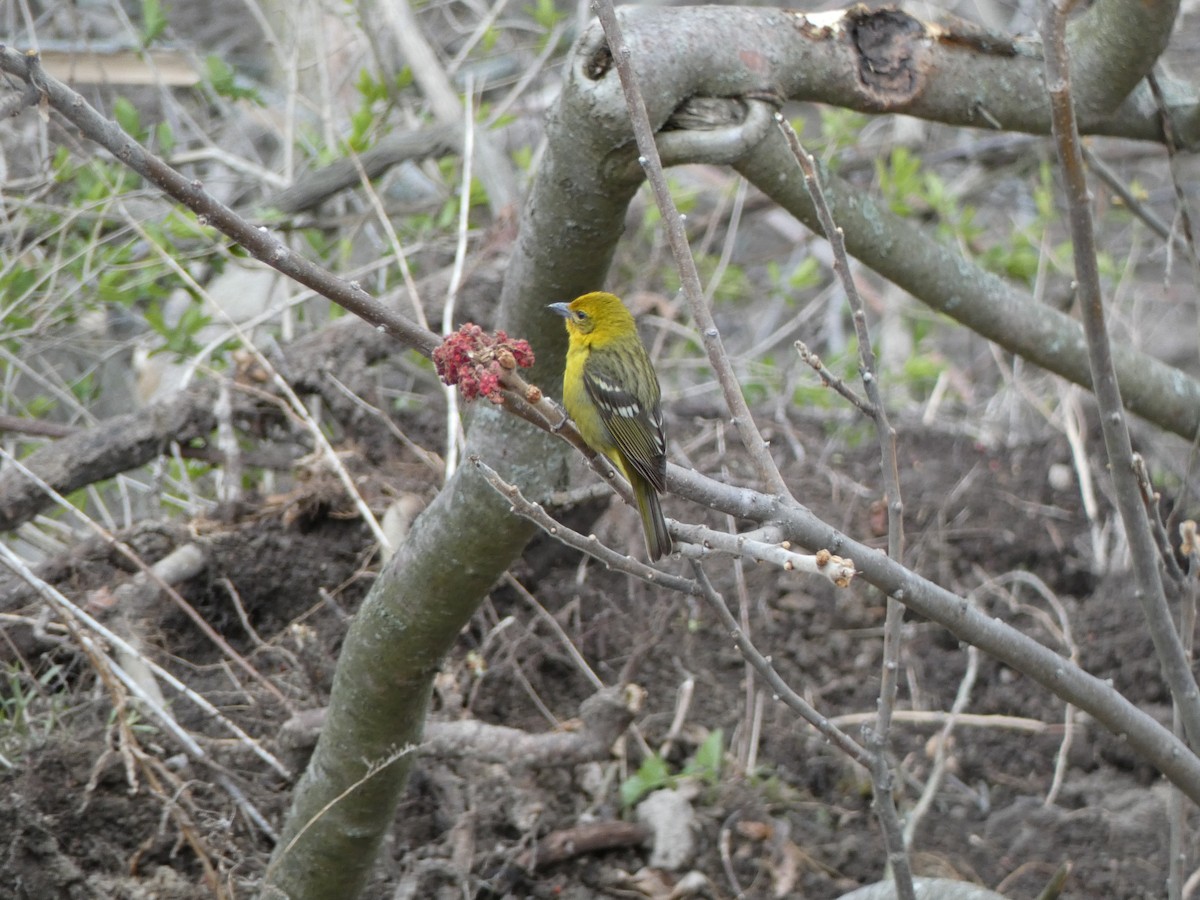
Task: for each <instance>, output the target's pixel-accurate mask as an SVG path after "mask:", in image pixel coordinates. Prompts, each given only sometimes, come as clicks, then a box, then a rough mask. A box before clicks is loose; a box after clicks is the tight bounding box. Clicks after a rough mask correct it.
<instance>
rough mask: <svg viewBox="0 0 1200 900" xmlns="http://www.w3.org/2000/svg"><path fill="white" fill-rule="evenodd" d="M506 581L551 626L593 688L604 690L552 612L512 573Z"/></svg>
mask: <svg viewBox="0 0 1200 900" xmlns="http://www.w3.org/2000/svg"><path fill="white" fill-rule="evenodd" d="M504 581H505V583H507V584H508V586H509V587H511V588H512V589H513V590H514V591H516V592H517V596H519V597H520V598H521V599H522V600H524V601H525V603H526V604H528V605H529V606H530V607H531V608H532V609H533V611H534V612H535V613H536V614H537V617H538V618H539V619H541V620H542V621H543V622H545V623H546V625H548V626H549V628H550V630H551V631H553V632H554V636H555V637H557V638H558V640H559V643H561V644H562V645H563V649H564V650H566V651H567V655H568V656H570V657H571V659H572V660H574V661H575V665H576V666H577V667H578V668H579V671H580V672H582V673H583V674H584V677H585V678H587V680H588V681H590V682H591V683H592V686H593V687H594V688H596V690H600V689H601V688H603V687H604V682H603V681H601V680H600V676H599V675H597V674H596V673H595V671H594V670H593V669H592V667H591V666H589V665H588V662H587V660H586V659H584V658H583V654H582V653H580V652H579V648H578V647H576V646H575V643H574V642H573V641H572V640H571V638H570V637H568V635H567V633H566V632H565V631H563V627H562V626H561V625H559V624H558V619H556V618H554V616H552V615H550V612H549V611H548V610H547V609H546V607H544V606H542V604H540V603H538V601H537V598H536V597H535V596H533V594H531V593H530V592H529V591H528V590H527V589H526V587H525V585H523V584H521V582H519V581H517V579H516V578H514V577H513V575H512V573H511V572H505V573H504Z"/></svg>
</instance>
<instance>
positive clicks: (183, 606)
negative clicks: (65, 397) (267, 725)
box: [0, 447, 288, 706]
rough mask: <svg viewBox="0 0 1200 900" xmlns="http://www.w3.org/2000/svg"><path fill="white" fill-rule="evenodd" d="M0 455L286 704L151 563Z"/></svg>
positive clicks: (6, 454) (8, 457) (1, 452)
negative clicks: (136, 570) (144, 577)
mask: <svg viewBox="0 0 1200 900" xmlns="http://www.w3.org/2000/svg"><path fill="white" fill-rule="evenodd" d="M0 457H3V458H4V460H5V461H6V462H8V464H9V465H10V466H12V467H13V468H14V469H16V470H17V471H18V472H20V473H21V474H22V475H23V476H24V477H26V478H28V479H29V480H30V481H32V482H33V483H34V484H36V485H37V487H38V488H39V489H40V490H42V491H44V492H45V493H46V494H47V495H48V496H50V497H52V498H53V499H54V501H55V503H57V504H58V505H59V506H60V507H62V508H63V509H65V510H69V511H70V512H71V513H72V514H73V515H75V516H76V517H77V518H78V519H79V520H80V521H81V522H83V524H84V525H86V526H87V527H88V528H90V529H92V531H94V532H95V533H96V534H97V535H98V536H99V537H100V538H101V539H102V540H103V541H104V542H105V543H106V544H107V545H108V546H110V547H112V548H113V549H114V550H116V551H117V552H118V553H120V554H121V555H122V556H124V557H125V558H126V559H128V560H129V561H130V562H131V563H133V564H134V565H135V566H137V568H138V569H139V570H140V571H141V572H142V574H144V575H145V576H146V578H147V579H148V580H149V581H151V582H153V583H154V584H155V585H156V586H157V587H158V588H159V589H160V590H161V591H163V592H164V593H165V594H166V595H167V596H168V597H170V598H171V600H172V602H174V603H175V605H176V606H178V607H179V609H180V610H181V611H182V612H183V613H184V614H185V615H186V616H187V617H188V618H189V619H191V620H192V622H193V623H194V624H195V625H196V627H198V628H199V629H200V630H201V631H202V632H203V633H204V636H205V637H207V638H208V639H209V640H210V641H212V642H213V644H215V645H216V646H217V647H218V648H220V650H221V652H222V653H224V654H225V655H226V656H227V657H228V658H229V659H231V660H233V661H234V662H235V663H237V664H238V666H239V667H240V668H241V669H242V670H243V671H245V672H246V674H248V675H250V677H252V678H253V679H254V680H255V681H257V682H258V683H259V684H261V685H262V686H263V687H264V688H266V689H267V691H269V692H270V693H271V695H272V696H273V697H275V698H276V699H277V700H278V701H279V702H280V703H282V704H284V705H285V706H287V705H288V701H287V699H286V698H285V697H284V696H283V694H282V693H280V691H279V688H277V687H276V686H275V685H274V684H272V683H271V682H270V680H268V679H267V677H266V676H265V675H263V674H262V673H261V672H259V671H258V670H257V669H255V668H254V666H252V665H250V663H249V662H247V661H246V658H245V657H244V656H242V655H241V654H240V653H238V652H237V651H236V650H234V649H233V647H231V646H230V645H229V642H228V641H226V640H225V638H223V637H222V636H221V635H219V634H218V633H217V632H216V630H215V629H213V627H212V625H210V624H209V623H208V622H207V621H206V620H205V618H204V617H203V616H202V615H200V613H198V612H197V611H196V609H195V607H193V606H192V605H191V604H190V603H188V602H187V600H186V599H184V597H183V596H182V595H181V594H180V593H179V592H178V591H177V590H175V588H173V587H172V586H171V585H169V584H167V583H166V582H165V581H164V580H163V579H162V578H161V577H159V575H158V574H157V573H156V572H155V571H154V569H153V568H152V567H151V566H148V565H147V564H146V563H145V561H144V560H143V559H142V558H141V557H140V556H138V555H137V554H136V553H134V552H133V550H131V549H130V548H129V547H128V546H127V545H126V544H125V543H124V542H123V541H119V540H117V538H116V537H115V536H114V535H112V534H111V533H109V532H108V531H107V530H106V529H105V528H103V527H102V526H101V525H100V523H98V522H97V521H96V520H95V519H93V518H91V517H90V516H88V515H86V514H84V513H83V512H82V511H81V510H79V509H77V508H76V507H74V506H72V505H71V504H70V503H68V502H67V499H66V498H65V497H64V496H62V494H60V493H58V491H56V490H54V488H52V487H51V486H50V485H48V484H46V482H45V481H43V480H42V479H41V478H39V477H38V476H37V475H36V474H34V473H33V472H31V471H30V470H29V469H28V468H27V467H26V466H25V465H24V464H23V463H22V462H21V461H20V460H18V459H17V458H16V457H14V456H13V455H12V454H11V453H9V452H8V451H7V450H5V449H4V448H3V447H0ZM126 646H128V645H126ZM127 652H130V653H133V654H134V655H140V654H139V653H138V652H137V651H136V650H133V649H132V648H131V649H130V650H129V651H127ZM145 661H146V662H147V663H149V662H150V661H149V660H148V659H147V660H145Z"/></svg>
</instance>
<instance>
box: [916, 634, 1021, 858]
mask: <svg viewBox="0 0 1200 900" xmlns="http://www.w3.org/2000/svg"><path fill="white" fill-rule="evenodd" d="M978 673H979V648H978V647H968V648H967V671H966V672H964V673H963V677H962V681H960V682H959V683H958V693H957V694H955V696H954V703H953V705H952V706H951V707H950V712H949V713H947V714H946V716H945V720H944V721H943V723H942V730H941V733H939V734H938V737H937V749H936V750H935V751H934V754H933V770H932V771H931V772H930V773H929V778H928V779H926V781H925V789H924V790H922V791H921V796H920V798H918V800H917V802H916V803H915V804H914V805H913V808H912V809H911V810H909V813H908V821H907V822H906V823H905V824H904V843H905V846H909V847H911V846H912V842H913V838H914V837H916V834H917V829H918V828H919V827H920V825H921V820H922V819H923V818H924V817H925V813H927V812H928V811H929V807H930V806H932V805H933V799H934V797H936V796H937V792H938V788H940V787H941V784H942V777H943V775H945V772H946V758H947V756H948V755H949V752H948V751H949V747H950V736H951V735H952V734H953V733H954V729H955V727H956V726H957V725H958V722H959V716H960V715H961V713H962V711H963V709H965V708H966V705H967V702H968V701H969V700H970V699H971V689H972V688H973V687H974V686H975V676H976V675H977V674H978ZM1039 724H1040V723H1039Z"/></svg>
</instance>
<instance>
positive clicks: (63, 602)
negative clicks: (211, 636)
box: [0, 542, 292, 778]
mask: <svg viewBox="0 0 1200 900" xmlns="http://www.w3.org/2000/svg"><path fill="white" fill-rule="evenodd" d="M0 559H2V560H3V562H4V564H5V565H7V566H8V567H9V568H10V569H11V570H12V571H13V574H15V575H17V576H18V577H19V578H21V579H22V580H23V581H24V582H25V583H26V584H28V585H29V586H30V587H31V588H33V589H34V590H35V591H37V592H38V594H39V595H40V596H42V597H43V598H44V599H45V600H46V602H47V603H49V604H51V606H53V607H54V608H55V609H57V610H58V611H59V613H60V614H62V615H64V616H65V617H66V618H68V619H69V620H74V621H76V622H79V623H80V624H81V625H83V626H84V627H86V628H87V629H89V630H90V631H92V632H93V633H95V634H96V635H98V636H99V637H102V638H103V639H104V640H105V641H107V642H108V643H109V644H111V645H112V646H114V647H117V648H118V649H120V650H122V651H123V652H125V653H129V654H132V655H136V654H137V650H136V649H135V648H133V647H132V646H130V644H129V643H128V642H127V641H126V640H125V639H124V638H122V637H121V636H120V635H118V634H116V633H114V632H113V631H112V630H110V629H108V628H105V627H104V625H102V624H101V623H100V622H98V621H96V619H95V618H93V617H92V616H90V615H88V613H86V612H84V611H83V610H82V609H80V608H79V607H78V606H76V605H75V604H74V603H72V602H71V601H70V600H68V599H67V598H66V597H65V596H64V595H63V594H62V593H61V592H60V591H58V590H57V589H56V588H54V586H53V585H50V584H48V583H46V582H45V581H43V580H42V579H41V578H39V577H38V576H37V575H35V574H34V572H33V570H32V569H30V568H29V567H28V566H27V565H26V564H25V562H24V560H22V559H21V558H20V557H19V556H17V555H16V554H15V553H14V552H13V551H12V550H11V549H9V547H8V546H7V545H6V544H4V543H3V542H0ZM144 661H145V663H146V665H147V666H148V667H149V668H150V670H151V671H153V672H154V674H155V675H157V676H158V677H159V678H160V679H162V680H163V681H164V682H165V683H166V684H168V685H170V686H171V687H172V688H174V689H175V690H176V691H178V692H179V693H181V694H183V696H185V697H187V698H188V699H189V700H191V701H192V702H193V703H195V704H196V705H197V706H198V707H200V708H201V709H202V710H203V711H204V712H205V713H206V714H208V715H210V716H212V717H213V718H214V719H216V720H217V721H218V722H220V723H221V724H222V725H224V726H225V727H226V728H228V729H229V731H230V732H232V733H233V734H234V735H235V736H236V737H237V738H238V739H239V740H240V741H242V743H244V744H245V745H246V746H247V747H248V748H249V749H250V751H251V752H252V753H254V755H255V756H257V757H258V758H259V759H261V760H262V761H263V762H265V763H266V764H267V765H269V766H270V767H271V768H272V769H274V770H275V771H276V772H277V773H279V774H280V775H281V776H283V777H284V778H291V777H292V774H291V772H290V771H289V770H288V768H287V766H285V765H284V764H283V763H281V762H280V761H279V760H278V759H276V758H275V757H274V756H272V755H271V754H270V753H268V752H267V751H266V750H264V749H263V747H262V746H261V745H260V744H259V743H258V741H256V740H254V738H252V737H250V735H248V734H246V732H245V731H243V730H242V729H241V728H240V727H238V726H237V725H236V724H234V723H233V722H232V721H230V720H229V719H228V718H226V717H225V715H224V714H223V713H222V712H221V711H220V710H219V709H217V708H216V707H215V706H213V705H212V704H211V703H209V702H208V700H206V699H205V698H204V697H203V696H201V695H200V694H198V693H196V692H195V691H194V690H192V689H191V688H190V687H188V686H187V685H186V684H184V683H183V682H182V681H180V680H179V679H178V678H176V677H175V676H174V675H172V674H171V673H170V672H168V671H167V670H166V669H164V668H163V667H162V666H160V665H158V664H157V663H155V662H154V661H153V660H151V659H144ZM131 690H132V688H131Z"/></svg>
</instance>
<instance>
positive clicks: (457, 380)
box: [433, 322, 533, 403]
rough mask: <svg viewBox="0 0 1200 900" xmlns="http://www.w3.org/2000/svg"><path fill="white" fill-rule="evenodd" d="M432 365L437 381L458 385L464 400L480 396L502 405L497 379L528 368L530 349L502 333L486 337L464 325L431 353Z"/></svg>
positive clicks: (476, 327)
mask: <svg viewBox="0 0 1200 900" xmlns="http://www.w3.org/2000/svg"><path fill="white" fill-rule="evenodd" d="M433 363H434V365H435V366H437V373H438V377H440V378H441V379H442V381H444V382H445V383H446V384H456V385H458V389H459V390H460V391H461V392H462V395H463V397H464V398H466V399H467V400H474V399H475V398H476V397H480V396H482V397H487V398H488V399H489V400H491V401H492V402H493V403H502V402H504V398H503V395H502V394H501V390H500V377H501V376H502V375H503V374H504V371H505V370H506V369H515V368H517V367H520V368H522V369H527V368H529V367H530V366H532V365H533V349H532V348H531V347H530V346H529V342H528V341H523V340H519V339H518V340H514V339H511V338H509V336H508V335H507V334H505V333H504V332H503V331H497V332H496V333H495V334H494V335H491V334H487V333H486V332H485V331H484V330H483V329H482V328H480V327H479V326H478V325H475V324H472V323H470V322H468V323H467V324H466V325H463V326H462V327H461V328H459V329H458V331H456V332H455V333H454V334H450V335H447V336H446V338H445V340H443V341H442V344H441V346H440V347H438V348H437V349H436V350H434V351H433Z"/></svg>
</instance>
